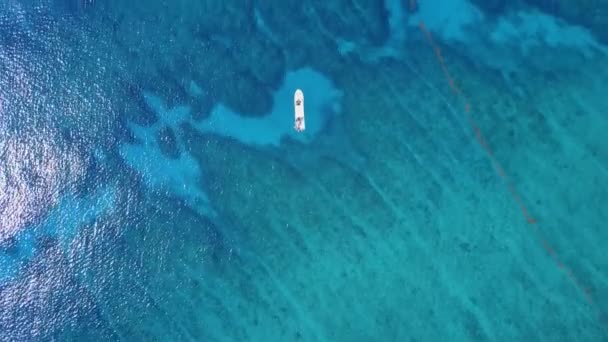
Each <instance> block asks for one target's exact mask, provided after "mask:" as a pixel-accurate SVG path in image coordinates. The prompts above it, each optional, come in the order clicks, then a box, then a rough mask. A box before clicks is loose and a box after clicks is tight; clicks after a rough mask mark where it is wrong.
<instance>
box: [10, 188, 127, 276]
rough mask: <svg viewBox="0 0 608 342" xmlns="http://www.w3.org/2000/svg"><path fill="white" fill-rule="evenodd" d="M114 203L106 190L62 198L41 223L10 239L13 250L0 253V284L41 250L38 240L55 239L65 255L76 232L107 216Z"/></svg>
mask: <svg viewBox="0 0 608 342" xmlns="http://www.w3.org/2000/svg"><path fill="white" fill-rule="evenodd" d="M115 199H116V191H115V190H114V189H113V188H110V187H106V188H102V189H99V190H98V191H96V192H95V193H93V194H90V195H88V196H85V197H83V198H77V197H75V196H74V195H72V194H68V195H66V196H65V197H63V198H62V199H61V201H60V202H59V204H58V205H57V206H56V207H55V208H53V209H52V210H51V211H50V213H49V214H48V216H47V217H46V218H45V219H44V221H43V222H42V223H40V224H39V225H35V226H30V227H26V228H25V229H23V231H21V232H20V234H19V235H17V236H15V237H14V240H13V242H12V243H13V246H10V247H9V248H8V249H5V250H2V251H0V284H3V283H5V282H6V281H7V280H10V279H12V278H13V277H15V276H16V275H18V274H19V271H20V270H21V269H22V268H23V267H25V266H26V265H27V263H28V261H29V260H31V259H32V257H34V256H35V254H36V253H37V251H38V249H39V248H40V247H41V246H39V245H38V244H39V242H40V240H41V239H42V238H45V237H48V238H54V239H57V241H58V243H59V246H60V247H61V248H62V250H64V251H67V250H68V249H69V248H70V244H71V243H72V241H74V238H75V237H76V235H77V234H78V231H79V228H80V227H81V226H83V225H86V224H92V223H94V222H95V220H96V219H97V218H99V217H100V216H101V215H103V214H106V213H108V212H109V211H110V210H111V209H112V208H113V207H114V203H115Z"/></svg>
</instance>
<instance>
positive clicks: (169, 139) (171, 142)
mask: <svg viewBox="0 0 608 342" xmlns="http://www.w3.org/2000/svg"><path fill="white" fill-rule="evenodd" d="M156 140H157V142H158V147H159V149H160V151H161V153H162V154H163V155H164V156H166V157H167V158H169V159H178V158H179V155H180V151H179V146H178V145H177V137H176V136H175V132H173V130H172V129H171V127H169V126H165V127H163V128H161V129H160V130H158V133H157V134H156Z"/></svg>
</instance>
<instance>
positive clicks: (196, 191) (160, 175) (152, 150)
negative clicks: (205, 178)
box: [120, 93, 213, 214]
mask: <svg viewBox="0 0 608 342" xmlns="http://www.w3.org/2000/svg"><path fill="white" fill-rule="evenodd" d="M144 97H145V100H146V103H147V104H148V105H149V106H150V107H151V108H152V109H153V110H154V111H155V112H156V113H157V114H158V117H159V121H158V122H156V123H155V124H154V125H152V126H149V127H143V126H138V125H130V128H131V131H132V132H133V134H134V135H135V138H136V139H137V140H138V143H137V144H123V145H122V146H121V147H120V155H121V156H122V157H123V158H124V160H125V161H126V162H127V163H128V164H129V165H130V166H131V167H132V168H134V169H135V170H137V172H138V173H139V174H140V175H141V177H142V179H143V181H144V183H145V184H146V185H147V186H148V187H149V188H150V189H154V190H159V191H163V192H168V193H171V194H173V195H175V196H177V197H179V198H181V199H182V200H185V201H186V203H187V204H188V205H189V206H191V207H192V208H196V209H198V210H199V211H200V212H203V213H206V214H212V213H213V210H212V209H211V208H210V205H209V199H208V196H207V194H206V193H205V192H204V191H203V189H202V188H201V169H200V167H199V164H198V162H197V161H196V160H195V159H194V158H192V157H191V156H189V155H188V154H187V153H181V154H180V155H179V157H178V158H176V159H171V158H168V157H167V156H165V155H163V153H162V151H161V149H160V146H159V143H158V139H157V136H158V132H159V130H161V129H162V128H163V127H170V128H171V129H173V130H174V131H177V130H178V129H179V125H180V124H181V123H183V122H188V121H190V117H191V115H190V109H189V108H188V107H185V106H180V107H176V108H172V109H168V108H166V105H165V103H164V102H163V101H162V99H160V98H158V97H156V96H153V95H151V94H148V93H146V94H144ZM178 140H179V137H178Z"/></svg>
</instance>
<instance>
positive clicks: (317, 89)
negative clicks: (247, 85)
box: [195, 68, 342, 146]
mask: <svg viewBox="0 0 608 342" xmlns="http://www.w3.org/2000/svg"><path fill="white" fill-rule="evenodd" d="M296 89H302V91H303V92H304V108H305V115H306V130H305V131H304V132H303V133H297V132H296V131H295V130H294V105H293V94H294V92H295V90H296ZM341 101H342V91H341V90H339V89H337V88H336V87H335V86H334V85H333V83H332V82H331V81H330V80H329V79H328V78H327V77H325V76H324V75H323V74H321V73H319V72H317V71H315V70H313V69H310V68H304V69H299V70H296V71H291V72H288V73H287V74H286V75H285V79H284V80H283V84H282V85H281V87H280V88H279V89H278V90H277V91H275V93H274V95H273V107H272V111H271V112H270V113H267V114H266V115H264V116H263V117H251V116H250V115H240V114H239V113H236V112H234V111H232V110H230V109H229V108H227V107H226V106H224V105H222V104H220V105H217V106H216V107H215V108H214V109H213V111H212V113H211V116H210V117H209V118H208V119H207V120H205V121H203V122H201V123H199V124H196V125H195V126H196V127H197V128H198V129H200V130H201V131H203V132H213V133H215V134H218V135H223V136H227V137H231V138H234V139H236V140H238V141H240V142H242V143H244V144H251V145H260V146H279V145H280V143H281V140H282V139H284V138H285V137H289V138H292V139H294V140H297V141H300V142H303V143H307V142H310V141H312V140H313V139H314V138H315V136H316V135H317V134H319V132H320V131H321V130H322V129H323V127H324V126H325V123H326V122H327V120H328V119H329V117H330V116H331V115H337V114H338V113H339V112H340V111H341Z"/></svg>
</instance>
